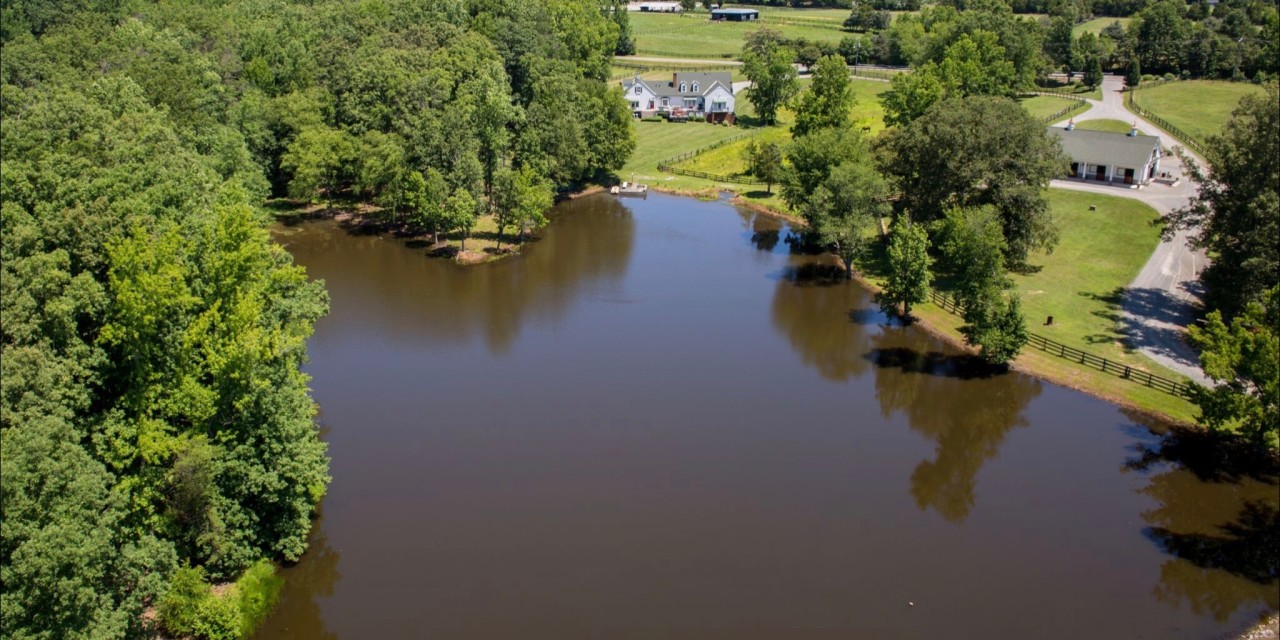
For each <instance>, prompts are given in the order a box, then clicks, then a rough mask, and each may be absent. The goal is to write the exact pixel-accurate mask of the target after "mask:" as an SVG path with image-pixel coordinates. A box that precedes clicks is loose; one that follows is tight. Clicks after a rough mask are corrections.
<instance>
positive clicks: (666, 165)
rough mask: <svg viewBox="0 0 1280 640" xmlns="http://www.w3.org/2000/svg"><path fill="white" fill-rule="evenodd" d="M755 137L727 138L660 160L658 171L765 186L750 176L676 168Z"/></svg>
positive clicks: (748, 134)
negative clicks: (679, 164)
mask: <svg viewBox="0 0 1280 640" xmlns="http://www.w3.org/2000/svg"><path fill="white" fill-rule="evenodd" d="M754 135H755V133H743V134H739V135H736V136H732V137H729V138H725V139H724V140H721V141H719V142H715V143H712V144H709V145H707V146H705V147H699V148H697V149H694V150H693V151H687V152H685V153H682V154H680V155H678V156H672V157H670V158H667V159H665V160H660V161H658V171H663V172H666V173H674V174H676V175H681V176H690V177H693V178H702V179H704V180H714V181H716V182H732V183H734V184H745V185H752V186H756V185H762V184H764V183H763V182H760V181H759V180H756V179H755V178H752V177H749V176H730V175H723V174H718V173H707V172H705V171H694V170H692V169H684V168H682V167H678V166H676V164H678V163H680V162H684V161H685V160H690V159H692V158H695V157H697V156H699V155H701V154H703V153H706V152H708V151H710V150H712V149H718V148H720V147H723V146H725V145H727V144H730V143H733V142H737V141H739V140H742V139H744V138H750V137H752V136H754Z"/></svg>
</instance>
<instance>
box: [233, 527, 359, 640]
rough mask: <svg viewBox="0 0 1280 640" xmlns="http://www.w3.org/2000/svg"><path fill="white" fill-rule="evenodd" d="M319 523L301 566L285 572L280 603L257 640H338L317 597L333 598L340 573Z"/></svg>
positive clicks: (336, 556) (264, 623)
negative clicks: (322, 615) (325, 619)
mask: <svg viewBox="0 0 1280 640" xmlns="http://www.w3.org/2000/svg"><path fill="white" fill-rule="evenodd" d="M320 525H321V523H320V522H316V525H315V526H316V528H315V530H314V531H313V533H312V535H311V542H310V544H309V545H308V546H307V552H306V554H304V555H303V556H302V559H301V560H299V561H298V563H297V564H296V565H294V566H292V567H290V568H288V569H285V570H284V578H285V586H284V590H283V591H282V592H281V594H280V601H279V602H278V603H277V604H276V608H275V611H273V612H272V613H271V616H269V617H268V618H267V619H266V621H265V622H263V624H262V626H260V627H259V628H258V630H257V632H256V633H255V636H254V637H255V638H261V639H263V640H265V639H266V638H317V639H319V640H336V639H337V637H338V636H337V635H336V634H334V633H333V632H332V631H329V630H328V629H327V628H325V624H324V618H323V617H321V615H320V604H319V603H318V602H317V599H318V598H321V597H324V598H327V597H330V596H332V595H333V586H334V585H335V584H337V582H338V579H339V578H340V577H341V576H340V575H339V574H338V552H336V551H334V550H333V549H332V548H331V547H329V541H328V540H327V539H326V538H325V535H324V530H323V528H322V527H321V526H320Z"/></svg>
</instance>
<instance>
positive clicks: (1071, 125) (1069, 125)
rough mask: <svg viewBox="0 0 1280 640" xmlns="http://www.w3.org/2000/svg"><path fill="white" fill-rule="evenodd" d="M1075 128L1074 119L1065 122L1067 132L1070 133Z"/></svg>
mask: <svg viewBox="0 0 1280 640" xmlns="http://www.w3.org/2000/svg"><path fill="white" fill-rule="evenodd" d="M1075 128H1076V119H1075V118H1072V119H1070V120H1068V121H1067V131H1072V130H1074V129H1075Z"/></svg>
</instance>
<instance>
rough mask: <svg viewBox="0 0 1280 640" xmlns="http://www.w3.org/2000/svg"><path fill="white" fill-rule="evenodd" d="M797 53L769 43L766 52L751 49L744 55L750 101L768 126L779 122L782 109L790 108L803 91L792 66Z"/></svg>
mask: <svg viewBox="0 0 1280 640" xmlns="http://www.w3.org/2000/svg"><path fill="white" fill-rule="evenodd" d="M793 58H795V53H794V52H792V51H791V50H790V49H787V48H785V47H782V46H778V45H773V44H769V45H768V46H767V47H766V48H765V49H764V50H763V51H757V50H755V49H752V48H751V47H750V46H748V47H746V48H744V50H743V54H742V62H743V67H742V70H743V73H745V74H746V76H747V79H748V80H750V81H751V88H750V89H749V90H748V91H747V99H748V100H750V101H751V105H752V106H754V107H755V109H756V114H757V115H758V116H760V119H761V120H763V121H764V122H765V123H766V124H774V123H776V122H777V120H778V109H780V108H782V107H783V106H786V105H787V103H789V102H790V101H791V99H792V98H793V97H795V95H796V93H797V92H799V90H800V83H799V79H798V78H799V75H798V73H797V72H796V69H795V67H793V66H791V61H792V59H793Z"/></svg>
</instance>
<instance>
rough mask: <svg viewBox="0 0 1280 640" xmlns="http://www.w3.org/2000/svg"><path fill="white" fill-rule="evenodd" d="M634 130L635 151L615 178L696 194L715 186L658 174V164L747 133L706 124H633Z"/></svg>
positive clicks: (735, 128) (739, 128) (696, 180)
mask: <svg viewBox="0 0 1280 640" xmlns="http://www.w3.org/2000/svg"><path fill="white" fill-rule="evenodd" d="M633 126H635V132H636V150H635V152H634V153H632V154H631V158H630V159H629V160H627V164H626V165H624V166H623V167H622V170H621V171H619V172H618V177H619V178H621V179H622V180H626V181H629V182H641V183H647V184H649V185H651V186H657V187H664V188H668V189H683V190H689V191H699V190H703V189H707V188H710V187H713V186H715V185H714V183H712V182H710V181H707V180H702V179H699V178H688V177H685V176H675V175H671V174H667V173H660V172H659V171H658V162H659V161H662V160H665V159H667V158H670V157H672V156H675V155H679V154H681V153H685V152H688V151H693V150H694V149H699V148H701V147H705V146H707V145H711V144H715V143H716V142H720V141H721V140H724V139H726V138H732V137H733V136H737V135H742V134H743V133H746V132H747V131H746V130H745V129H743V128H741V127H728V126H724V125H715V124H707V123H705V122H666V121H663V122H636V123H634V125H633Z"/></svg>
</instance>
